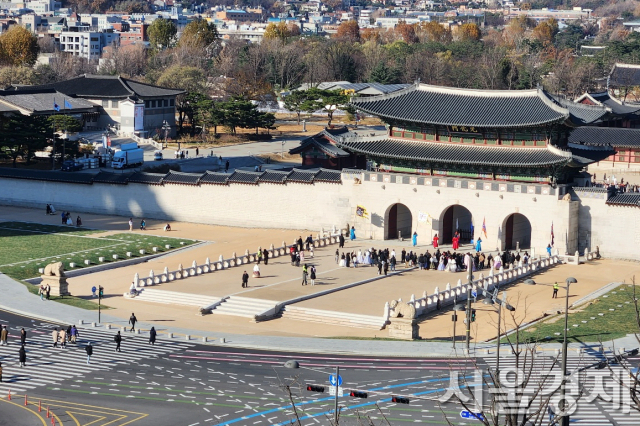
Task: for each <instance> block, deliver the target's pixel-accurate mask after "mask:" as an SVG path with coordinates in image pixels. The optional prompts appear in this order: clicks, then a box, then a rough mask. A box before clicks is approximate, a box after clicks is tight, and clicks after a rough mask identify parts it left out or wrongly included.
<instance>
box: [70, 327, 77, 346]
mask: <svg viewBox="0 0 640 426" xmlns="http://www.w3.org/2000/svg"><path fill="white" fill-rule="evenodd" d="M77 342H78V329H77V328H76V326H75V325H74V326H73V327H71V343H73V344H76V343H77Z"/></svg>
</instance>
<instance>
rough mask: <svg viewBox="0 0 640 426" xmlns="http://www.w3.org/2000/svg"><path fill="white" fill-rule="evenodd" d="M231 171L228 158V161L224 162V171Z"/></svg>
mask: <svg viewBox="0 0 640 426" xmlns="http://www.w3.org/2000/svg"><path fill="white" fill-rule="evenodd" d="M228 171H229V160H227V162H226V163H224V172H225V173H227V172H228Z"/></svg>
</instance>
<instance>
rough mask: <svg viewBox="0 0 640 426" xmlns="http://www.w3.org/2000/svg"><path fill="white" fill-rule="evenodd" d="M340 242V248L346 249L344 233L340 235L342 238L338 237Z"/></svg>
mask: <svg viewBox="0 0 640 426" xmlns="http://www.w3.org/2000/svg"><path fill="white" fill-rule="evenodd" d="M338 242H339V243H340V244H339V245H338V248H344V235H342V232H341V233H340V236H339V237H338Z"/></svg>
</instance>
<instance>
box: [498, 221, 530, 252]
mask: <svg viewBox="0 0 640 426" xmlns="http://www.w3.org/2000/svg"><path fill="white" fill-rule="evenodd" d="M502 229H504V233H503V244H504V249H505V250H515V249H516V248H518V247H519V248H521V249H528V248H530V247H531V222H529V219H527V217H526V216H525V215H523V214H520V213H513V214H511V215H509V216H507V218H506V219H505V220H504V224H503V228H502Z"/></svg>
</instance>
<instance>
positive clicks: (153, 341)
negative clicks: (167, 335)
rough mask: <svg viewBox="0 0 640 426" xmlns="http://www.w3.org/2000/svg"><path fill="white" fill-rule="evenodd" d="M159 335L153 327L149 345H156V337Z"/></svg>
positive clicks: (150, 331) (150, 332)
mask: <svg viewBox="0 0 640 426" xmlns="http://www.w3.org/2000/svg"><path fill="white" fill-rule="evenodd" d="M157 334H158V333H156V328H155V327H151V330H149V344H150V345H154V346H155V344H156V335H157Z"/></svg>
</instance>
